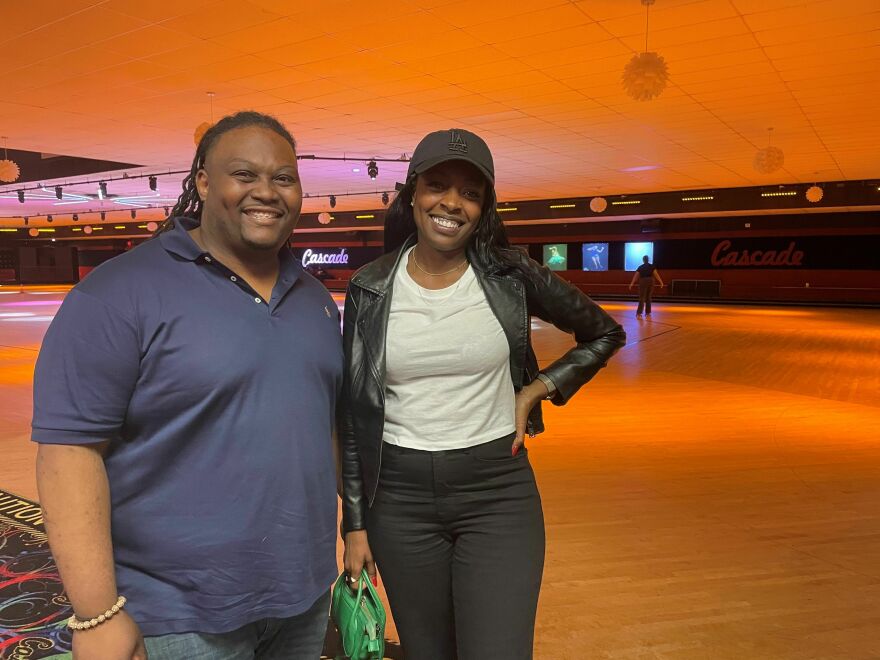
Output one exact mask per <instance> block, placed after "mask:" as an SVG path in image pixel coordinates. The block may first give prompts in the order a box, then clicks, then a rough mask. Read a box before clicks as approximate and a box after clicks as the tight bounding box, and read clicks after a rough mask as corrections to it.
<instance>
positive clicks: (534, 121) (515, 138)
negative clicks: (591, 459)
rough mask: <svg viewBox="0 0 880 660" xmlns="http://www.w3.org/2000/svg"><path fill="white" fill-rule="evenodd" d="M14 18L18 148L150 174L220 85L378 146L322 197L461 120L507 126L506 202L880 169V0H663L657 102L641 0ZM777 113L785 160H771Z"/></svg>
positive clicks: (11, 205) (112, 6)
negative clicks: (634, 78) (763, 164)
mask: <svg viewBox="0 0 880 660" xmlns="http://www.w3.org/2000/svg"><path fill="white" fill-rule="evenodd" d="M62 7H63V9H61V8H62ZM0 25H2V27H0V44H2V48H3V53H4V62H3V67H2V73H0V135H6V136H8V141H9V147H10V148H16V149H28V150H32V151H42V152H49V153H60V154H68V155H76V156H83V157H89V158H97V159H108V160H114V161H124V162H137V163H143V164H144V165H145V167H146V169H144V170H141V172H147V171H151V172H152V171H160V170H163V169H164V170H177V169H184V168H188V167H189V164H190V161H191V158H192V153H193V140H192V134H193V129H194V127H195V126H197V125H198V124H199V123H201V122H203V121H206V120H208V119H210V115H211V109H210V108H211V106H210V103H209V98H208V96H207V94H206V93H207V92H208V91H212V92H214V93H215V95H216V96H215V97H214V99H213V113H214V117H215V118H216V117H218V116H220V115H222V114H225V113H228V112H232V111H235V110H239V109H257V110H261V111H264V112H268V113H271V114H274V115H276V116H277V117H279V118H280V119H281V120H283V121H284V122H285V123H286V124H287V126H288V127H289V128H290V129H291V131H292V132H293V133H294V135H295V136H296V138H297V140H298V143H299V151H300V153H314V154H319V155H323V156H343V155H345V156H350V157H352V158H354V159H356V160H355V161H352V162H338V163H328V162H327V161H321V162H302V163H301V174H302V177H303V181H304V187H305V189H306V191H307V192H308V193H309V194H311V195H325V194H330V193H336V194H340V193H345V192H360V191H374V190H375V191H381V190H385V189H392V188H393V185H394V182H395V181H398V180H400V179H401V176H402V173H403V172H404V171H405V169H406V167H405V163H380V175H379V178H378V180H377V181H370V180H369V178H368V177H367V175H366V174H365V168H364V166H363V163H364V162H365V161H366V160H368V159H369V158H370V157H384V158H397V157H399V156H400V155H401V154H403V153H409V152H411V151H412V149H413V147H414V146H415V144H416V142H417V141H418V140H419V138H420V137H421V136H422V135H424V134H425V133H426V132H428V131H431V130H436V129H438V128H448V127H452V126H459V127H464V128H468V129H470V130H473V131H475V132H477V133H479V134H480V135H482V136H483V137H485V139H486V140H487V141H488V142H489V144H490V146H491V147H492V149H493V151H494V153H495V156H496V164H497V171H498V189H499V197H500V198H501V199H502V200H518V199H526V198H550V197H565V196H586V195H592V194H597V193H600V194H616V193H630V192H648V191H663V190H670V189H694V188H707V187H732V186H747V185H758V184H765V183H781V182H786V183H788V182H812V181H827V180H839V179H863V178H874V177H880V162H878V155H877V154H878V144H880V121H878V117H880V100H878V98H880V96H878V94H877V90H876V84H877V78H878V75H877V71H878V70H880V2H878V0H656V4H655V5H654V6H653V7H652V8H651V10H650V32H649V42H648V44H649V50H655V51H657V52H658V53H659V54H661V55H662V56H663V57H664V58H665V59H666V62H667V64H668V65H669V71H670V84H669V86H668V87H667V89H666V90H665V91H664V92H663V94H662V95H661V96H660V97H659V98H657V99H655V100H653V101H648V102H637V101H633V100H631V99H630V98H629V97H628V96H626V94H625V93H624V91H623V89H622V86H621V72H622V70H623V68H624V66H625V65H626V63H627V61H628V60H629V59H630V58H631V57H632V56H633V54H634V53H636V52H639V51H640V50H641V49H643V48H644V43H645V8H644V7H643V6H642V5H641V3H640V2H639V0H581V1H566V0H525V1H521V2H516V1H515V0H503V1H502V0H454V1H451V2H450V1H448V0H370V1H361V0H351V1H343V0H321V1H319V2H313V3H295V2H290V0H221V1H219V2H217V1H209V0H191V1H186V0H151V1H150V2H144V1H143V0H103V1H100V0H65V1H64V2H54V3H45V2H16V3H11V2H10V3H4V5H3V7H2V8H0ZM770 126H772V127H774V132H773V144H774V145H775V146H778V147H781V148H782V149H783V150H784V152H785V166H784V168H783V169H782V170H780V171H778V172H776V173H774V174H771V175H762V174H759V173H757V172H756V171H755V170H754V169H753V167H752V159H753V156H754V154H755V152H756V150H758V149H759V148H761V147H764V146H766V145H767V128H768V127H770ZM357 159H360V160H359V161H358V160H357ZM357 166H360V167H361V172H360V173H353V172H352V168H353V167H357ZM647 166H653V167H654V169H650V170H645V171H626V170H628V169H631V168H637V167H647ZM135 172H136V171H135ZM179 180H180V177H164V178H163V179H162V180H161V186H162V188H163V190H165V191H166V194H170V195H171V196H176V191H177V190H178V189H179ZM53 183H55V182H53ZM144 187H145V186H144ZM15 190H16V186H15V184H11V185H6V186H0V194H2V193H3V192H5V193H6V194H7V196H8V195H9V193H10V192H14V191H15ZM17 204H18V202H17V200H15V199H10V198H9V197H7V198H4V199H0V216H8V215H13V214H17V213H21V209H20V208H18V207H17ZM380 204H381V203H380V202H379V196H378V195H377V194H371V195H367V196H365V197H357V196H352V197H340V198H339V204H338V206H337V208H338V209H352V208H368V207H377V206H379V205H380ZM326 207H327V200H326V199H325V198H317V199H312V200H306V204H305V207H304V208H305V210H307V211H316V210H324V209H325V208H326ZM43 212H45V210H44V211H43ZM50 212H51V210H50ZM0 222H3V223H7V224H8V223H10V222H11V221H8V220H7V221H0Z"/></svg>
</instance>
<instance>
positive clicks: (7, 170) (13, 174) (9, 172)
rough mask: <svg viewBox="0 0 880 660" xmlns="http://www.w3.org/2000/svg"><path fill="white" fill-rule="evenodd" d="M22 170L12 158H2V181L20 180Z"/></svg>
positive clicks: (0, 178)
mask: <svg viewBox="0 0 880 660" xmlns="http://www.w3.org/2000/svg"><path fill="white" fill-rule="evenodd" d="M20 174H21V170H20V169H19V168H18V164H17V163H14V162H13V161H11V160H0V181H2V182H3V183H12V182H13V181H18V177H19V175H20Z"/></svg>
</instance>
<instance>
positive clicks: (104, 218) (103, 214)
mask: <svg viewBox="0 0 880 660" xmlns="http://www.w3.org/2000/svg"><path fill="white" fill-rule="evenodd" d="M106 219H107V212H106V211H101V220H106Z"/></svg>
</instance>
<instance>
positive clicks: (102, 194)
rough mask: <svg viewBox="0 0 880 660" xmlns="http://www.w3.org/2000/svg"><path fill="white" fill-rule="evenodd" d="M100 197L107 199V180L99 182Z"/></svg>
mask: <svg viewBox="0 0 880 660" xmlns="http://www.w3.org/2000/svg"><path fill="white" fill-rule="evenodd" d="M98 197H99V198H101V199H105V198H106V197H107V182H106V181H101V182H100V183H99V184H98Z"/></svg>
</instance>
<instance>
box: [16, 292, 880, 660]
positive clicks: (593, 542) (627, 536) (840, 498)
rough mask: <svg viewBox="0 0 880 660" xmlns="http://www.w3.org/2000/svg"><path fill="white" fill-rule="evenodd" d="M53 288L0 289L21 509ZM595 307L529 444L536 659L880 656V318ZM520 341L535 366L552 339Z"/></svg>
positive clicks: (554, 334)
mask: <svg viewBox="0 0 880 660" xmlns="http://www.w3.org/2000/svg"><path fill="white" fill-rule="evenodd" d="M64 293H65V291H64V290H63V289H59V288H51V287H49V288H41V289H40V290H28V291H27V292H24V293H22V292H19V291H17V290H12V291H10V290H6V289H4V288H3V287H0V393H2V397H3V398H2V401H3V407H2V412H0V448H2V450H3V458H4V461H3V462H4V467H3V471H2V477H0V487H2V488H4V489H6V490H9V491H12V492H15V493H17V494H20V495H23V496H25V497H29V498H33V499H36V486H35V483H34V476H33V457H34V447H33V445H32V444H31V443H30V442H28V435H29V421H30V411H31V390H30V388H31V377H32V369H33V362H34V360H35V358H36V355H37V351H38V349H39V343H40V341H41V338H42V336H43V333H44V332H45V329H46V327H47V325H48V321H49V318H50V317H51V316H52V315H53V314H54V311H55V309H57V305H58V301H60V300H61V299H62V298H63V295H64ZM334 298H335V299H336V300H337V303H338V304H339V305H340V306H341V303H342V296H340V295H335V296H334ZM23 303H26V304H23ZM604 307H605V308H606V309H607V310H608V311H609V312H610V313H611V314H612V315H613V316H615V317H616V318H618V319H619V320H620V321H621V322H622V323H623V324H624V325H625V327H626V330H627V334H628V343H627V346H626V347H625V348H624V349H623V350H622V351H621V352H620V353H619V354H618V355H617V356H616V357H615V358H614V359H613V360H612V362H611V364H610V365H609V367H608V368H607V369H605V370H604V371H603V372H602V373H600V375H599V376H598V377H597V378H596V380H595V381H594V382H593V383H591V384H590V385H588V386H587V387H586V388H585V389H584V390H582V391H581V392H580V393H579V394H578V395H577V396H575V397H574V399H573V400H572V401H571V402H570V403H569V405H568V406H566V407H564V408H555V407H552V406H547V407H546V412H545V417H546V421H547V427H548V432H547V433H546V434H544V435H542V436H540V437H538V438H535V439H533V440H531V441H530V443H529V447H530V458H531V461H532V464H533V465H534V467H535V472H536V474H537V476H538V481H539V484H540V487H541V493H542V497H543V502H544V510H545V517H546V523H547V537H548V549H547V559H546V567H545V578H544V589H543V592H542V595H541V601H540V607H539V615H538V625H537V639H536V658H539V659H546V660H558V659H571V660H584V659H589V658H632V659H643V658H676V659H679V658H680V659H713V660H714V659H716V658H729V659H731V660H733V659H736V660H740V659H744V658H748V659H754V658H767V659H777V658H791V659H798V660H799V659H801V658H840V659H841V660H844V659H845V660H852V659H856V658H865V659H867V658H877V657H880V641H878V639H880V635H878V634H877V633H878V632H880V614H878V610H877V603H878V602H880V562H878V561H877V558H878V557H880V506H878V504H877V503H878V502H880V311H878V310H862V309H825V308H806V307H803V308H794V307H785V308H773V307H741V306H719V305H706V306H702V305H672V304H666V303H662V302H660V303H657V304H656V306H655V310H654V315H653V318H652V319H651V320H642V321H639V320H637V319H636V318H635V305H634V303H627V302H612V303H608V304H605V305H604ZM28 315H29V316H28ZM533 334H534V343H535V347H536V350H537V352H538V356H539V359H540V360H541V363H542V364H546V363H548V362H549V361H550V360H552V359H553V358H555V357H556V356H558V355H561V354H562V353H564V351H565V350H566V349H567V347H568V346H569V339H568V338H567V336H565V335H563V334H562V333H560V332H558V331H556V330H555V329H553V328H549V327H547V326H546V325H545V324H544V323H541V322H539V321H536V322H534V323H533ZM510 551H511V552H515V551H516V549H515V548H511V549H510ZM511 579H516V576H511ZM389 632H390V633H391V634H392V636H393V634H394V630H393V627H391V628H390V630H389Z"/></svg>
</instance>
